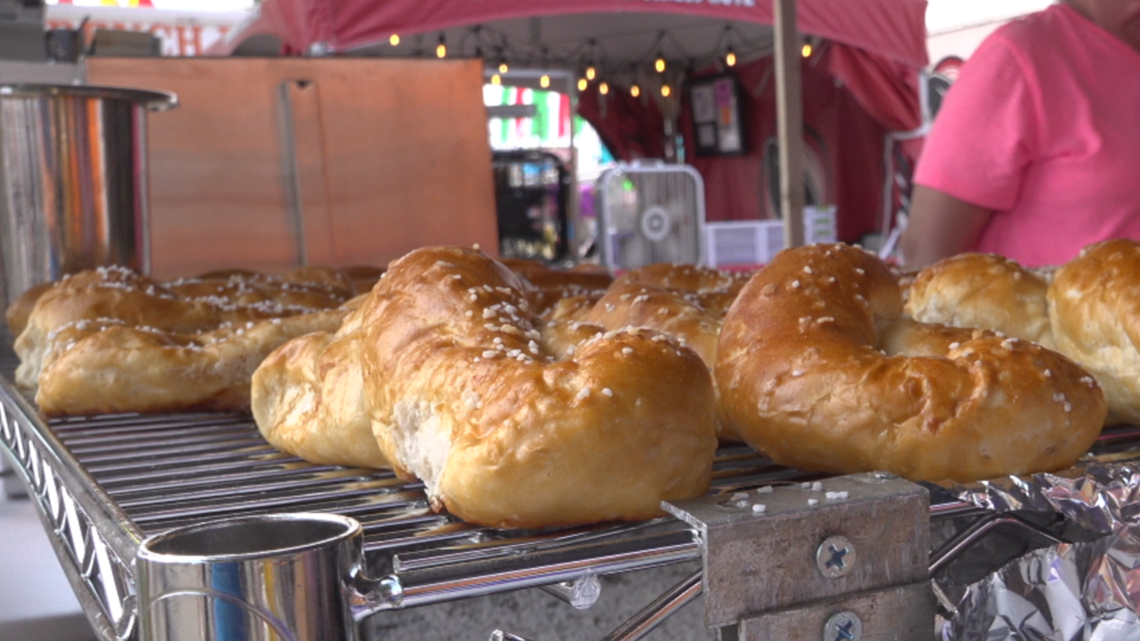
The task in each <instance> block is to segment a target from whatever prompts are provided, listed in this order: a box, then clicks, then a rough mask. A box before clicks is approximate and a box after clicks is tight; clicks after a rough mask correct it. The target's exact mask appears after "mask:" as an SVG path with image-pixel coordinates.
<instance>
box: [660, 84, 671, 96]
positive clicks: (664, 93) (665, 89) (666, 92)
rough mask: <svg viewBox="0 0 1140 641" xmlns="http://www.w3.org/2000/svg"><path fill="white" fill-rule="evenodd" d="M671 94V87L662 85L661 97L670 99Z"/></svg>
mask: <svg viewBox="0 0 1140 641" xmlns="http://www.w3.org/2000/svg"><path fill="white" fill-rule="evenodd" d="M671 93H673V90H672V89H670V88H669V85H661V96H662V97H663V98H668V97H669V94H671Z"/></svg>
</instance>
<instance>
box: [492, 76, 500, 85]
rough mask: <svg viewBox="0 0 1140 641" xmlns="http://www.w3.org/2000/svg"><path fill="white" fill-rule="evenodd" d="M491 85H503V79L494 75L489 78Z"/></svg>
mask: <svg viewBox="0 0 1140 641" xmlns="http://www.w3.org/2000/svg"><path fill="white" fill-rule="evenodd" d="M491 84H493V85H501V84H503V77H502V76H500V75H499V74H495V75H493V76H491Z"/></svg>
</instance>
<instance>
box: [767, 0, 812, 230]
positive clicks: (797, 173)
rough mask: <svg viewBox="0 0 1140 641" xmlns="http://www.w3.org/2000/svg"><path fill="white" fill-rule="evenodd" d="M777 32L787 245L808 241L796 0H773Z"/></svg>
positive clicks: (779, 133)
mask: <svg viewBox="0 0 1140 641" xmlns="http://www.w3.org/2000/svg"><path fill="white" fill-rule="evenodd" d="M772 4H773V5H774V7H773V8H774V10H775V24H774V25H773V27H774V28H775V32H776V135H777V137H778V139H779V144H780V213H781V215H782V216H783V218H784V247H799V246H800V245H803V244H804V178H803V176H804V171H803V141H804V114H803V87H802V83H801V81H800V46H799V44H800V43H799V33H798V32H797V31H796V0H772Z"/></svg>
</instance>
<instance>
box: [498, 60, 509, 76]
mask: <svg viewBox="0 0 1140 641" xmlns="http://www.w3.org/2000/svg"><path fill="white" fill-rule="evenodd" d="M508 69H509V67H507V63H506V61H504V62H500V63H499V73H507V70H508Z"/></svg>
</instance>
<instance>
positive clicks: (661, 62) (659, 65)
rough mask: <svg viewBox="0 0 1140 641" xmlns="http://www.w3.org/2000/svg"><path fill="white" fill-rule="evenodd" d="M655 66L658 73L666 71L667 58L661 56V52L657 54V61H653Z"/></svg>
mask: <svg viewBox="0 0 1140 641" xmlns="http://www.w3.org/2000/svg"><path fill="white" fill-rule="evenodd" d="M653 68H654V69H656V70H657V73H663V72H664V71H665V59H664V58H662V57H661V54H657V61H656V62H654V63H653Z"/></svg>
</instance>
